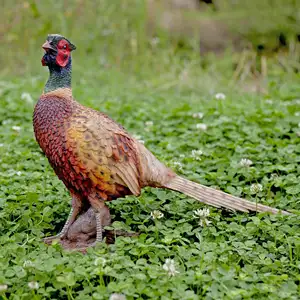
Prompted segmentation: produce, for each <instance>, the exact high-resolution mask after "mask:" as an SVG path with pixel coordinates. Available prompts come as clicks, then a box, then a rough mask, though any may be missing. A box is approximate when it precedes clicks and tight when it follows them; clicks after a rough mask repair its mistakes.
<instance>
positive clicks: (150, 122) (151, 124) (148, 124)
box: [145, 121, 153, 127]
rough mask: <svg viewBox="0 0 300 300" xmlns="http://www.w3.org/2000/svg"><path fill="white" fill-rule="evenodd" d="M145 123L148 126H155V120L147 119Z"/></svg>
mask: <svg viewBox="0 0 300 300" xmlns="http://www.w3.org/2000/svg"><path fill="white" fill-rule="evenodd" d="M145 125H146V126H148V127H150V126H153V122H152V121H146V122H145Z"/></svg>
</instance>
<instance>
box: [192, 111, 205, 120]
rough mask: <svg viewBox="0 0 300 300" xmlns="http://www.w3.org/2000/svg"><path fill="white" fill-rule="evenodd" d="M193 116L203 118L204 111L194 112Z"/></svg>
mask: <svg viewBox="0 0 300 300" xmlns="http://www.w3.org/2000/svg"><path fill="white" fill-rule="evenodd" d="M192 116H193V118H195V119H202V118H203V116H204V114H203V113H202V112H197V113H193V115H192Z"/></svg>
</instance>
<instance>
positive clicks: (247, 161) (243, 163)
mask: <svg viewBox="0 0 300 300" xmlns="http://www.w3.org/2000/svg"><path fill="white" fill-rule="evenodd" d="M239 164H240V166H241V167H250V166H251V165H252V164H253V162H252V160H250V159H248V158H242V159H241V161H240V163H239Z"/></svg>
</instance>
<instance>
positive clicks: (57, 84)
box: [42, 34, 76, 93]
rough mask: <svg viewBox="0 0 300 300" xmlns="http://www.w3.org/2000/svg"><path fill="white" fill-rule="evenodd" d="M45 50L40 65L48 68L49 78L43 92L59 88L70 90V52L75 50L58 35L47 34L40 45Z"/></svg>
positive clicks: (67, 41)
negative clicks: (44, 40)
mask: <svg viewBox="0 0 300 300" xmlns="http://www.w3.org/2000/svg"><path fill="white" fill-rule="evenodd" d="M42 48H43V49H44V50H45V53H44V56H43V58H42V65H43V66H47V67H48V68H49V72H50V76H49V79H48V81H47V83H46V86H45V90H44V92H45V93H47V92H51V91H54V90H57V89H59V88H69V89H70V88H71V73H72V59H71V52H72V51H73V50H75V49H76V47H75V45H74V44H72V43H71V42H70V41H69V40H68V39H66V38H65V37H64V36H62V35H59V34H49V35H48V37H47V40H46V42H45V43H44V44H43V45H42Z"/></svg>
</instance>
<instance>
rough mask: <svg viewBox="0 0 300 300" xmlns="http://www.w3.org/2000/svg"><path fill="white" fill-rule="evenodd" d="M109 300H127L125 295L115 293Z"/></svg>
mask: <svg viewBox="0 0 300 300" xmlns="http://www.w3.org/2000/svg"><path fill="white" fill-rule="evenodd" d="M109 300H126V296H125V295H124V294H118V293H113V294H111V295H110V297H109Z"/></svg>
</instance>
